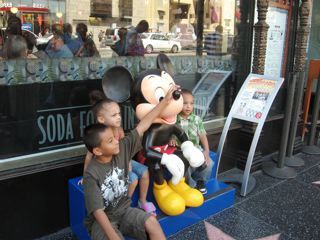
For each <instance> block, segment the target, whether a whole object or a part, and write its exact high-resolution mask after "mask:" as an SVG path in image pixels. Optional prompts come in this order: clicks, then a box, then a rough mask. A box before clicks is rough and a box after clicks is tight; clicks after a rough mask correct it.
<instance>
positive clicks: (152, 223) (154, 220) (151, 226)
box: [145, 216, 160, 232]
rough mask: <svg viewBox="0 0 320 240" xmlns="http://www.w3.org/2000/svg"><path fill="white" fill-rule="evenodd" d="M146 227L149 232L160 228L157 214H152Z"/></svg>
mask: <svg viewBox="0 0 320 240" xmlns="http://www.w3.org/2000/svg"><path fill="white" fill-rule="evenodd" d="M145 228H146V230H147V232H149V231H152V230H156V229H157V228H160V224H159V222H158V220H157V218H156V217H155V216H150V217H149V218H148V219H147V221H146V223H145Z"/></svg>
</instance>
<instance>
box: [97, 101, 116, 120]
mask: <svg viewBox="0 0 320 240" xmlns="http://www.w3.org/2000/svg"><path fill="white" fill-rule="evenodd" d="M109 103H117V102H115V101H113V100H111V99H108V98H105V99H102V100H101V101H98V102H97V103H96V104H95V105H94V106H93V108H92V112H93V116H94V117H95V118H96V119H97V118H98V115H99V113H100V112H101V110H102V109H103V105H104V104H109ZM117 104H118V103H117Z"/></svg>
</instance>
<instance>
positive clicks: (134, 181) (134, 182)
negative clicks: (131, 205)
mask: <svg viewBox="0 0 320 240" xmlns="http://www.w3.org/2000/svg"><path fill="white" fill-rule="evenodd" d="M137 185H138V179H133V180H132V181H131V182H130V186H132V187H136V186H137Z"/></svg>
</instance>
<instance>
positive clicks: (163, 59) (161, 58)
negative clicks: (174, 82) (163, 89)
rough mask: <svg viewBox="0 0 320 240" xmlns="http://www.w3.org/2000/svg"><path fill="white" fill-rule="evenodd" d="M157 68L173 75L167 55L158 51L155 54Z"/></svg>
mask: <svg viewBox="0 0 320 240" xmlns="http://www.w3.org/2000/svg"><path fill="white" fill-rule="evenodd" d="M157 68H158V69H160V70H162V71H166V72H167V73H169V74H170V75H171V77H173V76H174V70H173V65H172V62H171V61H170V59H169V58H168V57H167V55H165V54H163V53H160V54H159V55H158V56H157Z"/></svg>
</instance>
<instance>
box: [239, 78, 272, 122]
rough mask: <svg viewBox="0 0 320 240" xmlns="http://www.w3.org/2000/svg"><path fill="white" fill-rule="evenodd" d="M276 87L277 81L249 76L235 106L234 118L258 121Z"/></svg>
mask: <svg viewBox="0 0 320 240" xmlns="http://www.w3.org/2000/svg"><path fill="white" fill-rule="evenodd" d="M276 85H277V80H272V79H265V78H261V77H254V76H251V77H250V78H249V79H248V82H247V84H246V85H245V87H244V88H243V91H242V93H241V95H238V99H237V102H236V105H235V110H234V117H235V118H240V119H245V120H249V119H250V120H251V121H252V122H256V121H258V120H259V119H260V118H261V117H262V114H263V112H264V109H265V106H266V104H267V101H268V99H269V97H270V95H271V94H272V92H273V91H274V89H275V87H276Z"/></svg>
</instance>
